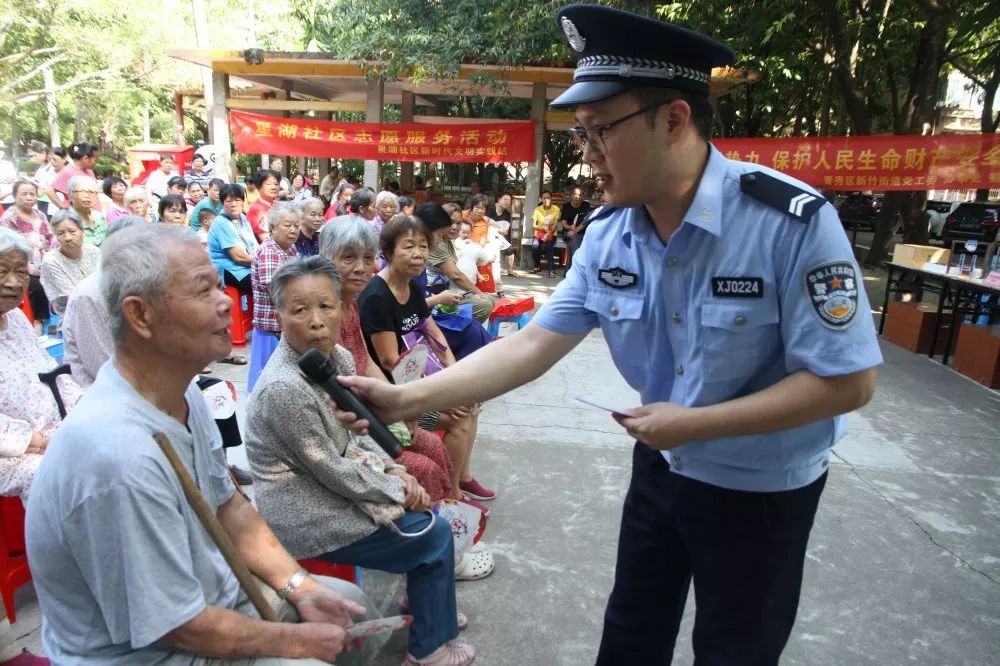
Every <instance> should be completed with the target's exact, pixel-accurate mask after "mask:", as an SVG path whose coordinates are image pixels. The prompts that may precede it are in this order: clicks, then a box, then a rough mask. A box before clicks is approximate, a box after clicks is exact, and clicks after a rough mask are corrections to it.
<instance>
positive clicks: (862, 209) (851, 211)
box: [837, 193, 882, 229]
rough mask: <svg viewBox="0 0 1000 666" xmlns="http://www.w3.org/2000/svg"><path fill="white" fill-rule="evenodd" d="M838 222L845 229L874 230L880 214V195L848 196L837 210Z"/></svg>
mask: <svg viewBox="0 0 1000 666" xmlns="http://www.w3.org/2000/svg"><path fill="white" fill-rule="evenodd" d="M837 212H838V213H839V214H840V221H841V223H842V224H843V225H844V226H845V227H851V226H853V225H855V224H856V225H858V227H868V228H869V229H874V228H875V222H876V221H877V220H878V216H879V214H880V213H881V212H882V195H880V194H861V193H854V194H849V195H848V196H847V198H846V199H844V200H843V201H842V202H841V204H840V207H839V208H837Z"/></svg>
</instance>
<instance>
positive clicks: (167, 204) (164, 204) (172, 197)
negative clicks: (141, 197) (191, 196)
mask: <svg viewBox="0 0 1000 666" xmlns="http://www.w3.org/2000/svg"><path fill="white" fill-rule="evenodd" d="M175 207H180V208H181V210H187V204H186V203H184V197H182V196H181V195H179V194H168V195H167V196H165V197H162V198H161V199H160V205H159V206H157V207H156V212H157V213H159V215H160V217H161V218H162V217H163V213H164V211H166V210H167V209H168V208H175Z"/></svg>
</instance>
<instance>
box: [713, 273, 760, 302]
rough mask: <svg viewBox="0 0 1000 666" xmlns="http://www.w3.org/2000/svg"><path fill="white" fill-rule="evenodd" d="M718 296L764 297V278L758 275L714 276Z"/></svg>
mask: <svg viewBox="0 0 1000 666" xmlns="http://www.w3.org/2000/svg"><path fill="white" fill-rule="evenodd" d="M712 296H715V297H716V298H764V280H763V278H758V277H713V278H712Z"/></svg>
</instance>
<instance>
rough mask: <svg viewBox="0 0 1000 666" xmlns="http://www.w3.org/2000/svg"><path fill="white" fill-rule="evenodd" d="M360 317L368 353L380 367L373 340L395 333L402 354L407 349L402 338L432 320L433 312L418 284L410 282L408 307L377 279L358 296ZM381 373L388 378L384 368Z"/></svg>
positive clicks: (387, 286)
mask: <svg viewBox="0 0 1000 666" xmlns="http://www.w3.org/2000/svg"><path fill="white" fill-rule="evenodd" d="M358 313H359V314H360V316H361V330H362V331H363V332H364V334H365V345H367V347H368V353H369V354H371V357H372V359H374V361H375V362H376V363H379V365H380V366H381V363H380V362H379V358H378V354H376V353H375V347H374V345H372V338H371V336H372V335H373V334H374V333H382V332H384V331H392V332H393V333H395V334H396V344H397V346H398V347H399V353H400V354H402V353H403V350H404V349H405V347H404V346H403V334H404V333H409V332H410V331H412V330H414V329H415V328H417V326H419V325H420V322H421V321H422V320H424V319H426V318H427V317H430V316H431V311H430V308H428V307H427V301H426V300H425V299H424V292H423V291H422V290H421V289H420V286H419V285H418V284H417V283H416V282H414V281H413V280H410V298H409V300H407V301H406V303H400V302H399V301H397V300H396V297H395V296H394V295H393V293H392V290H391V289H389V285H388V284H386V281H385V280H383V279H382V278H381V277H380V276H378V275H376V276H374V277H372V280H371V282H369V283H368V286H367V287H365V290H364V291H363V292H361V295H360V296H358ZM382 370H383V371H385V372H386V373H387V374H388V370H389V369H387V368H382Z"/></svg>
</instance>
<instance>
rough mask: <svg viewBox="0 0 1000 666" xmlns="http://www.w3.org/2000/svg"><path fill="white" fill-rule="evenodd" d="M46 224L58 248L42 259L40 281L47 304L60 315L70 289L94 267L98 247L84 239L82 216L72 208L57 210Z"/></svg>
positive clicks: (98, 256)
mask: <svg viewBox="0 0 1000 666" xmlns="http://www.w3.org/2000/svg"><path fill="white" fill-rule="evenodd" d="M49 225H50V226H51V227H52V233H53V234H54V235H55V237H56V242H58V243H59V249H58V250H56V251H53V252H48V253H46V254H45V258H44V259H42V270H41V281H42V288H44V289H45V295H46V296H47V297H48V299H49V304H50V305H51V307H52V309H53V310H54V311H55V313H56V314H57V315H59V316H60V317H62V315H63V312H64V311H65V310H66V301H67V300H68V299H69V295H70V294H72V293H73V289H74V288H76V285H78V284H79V283H80V282H81V281H82V280H83V279H84V278H85V277H87V276H88V275H90V274H91V273H93V272H94V271H95V270H97V263H98V262H99V261H100V260H101V250H100V249H99V248H97V247H95V246H94V245H91V244H90V243H87V242H85V238H84V234H85V231H84V224H83V220H82V219H80V215H79V214H78V213H77V212H76V211H75V210H73V209H66V210H59V211H56V213H55V215H53V216H52V219H51V220H50V221H49Z"/></svg>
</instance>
